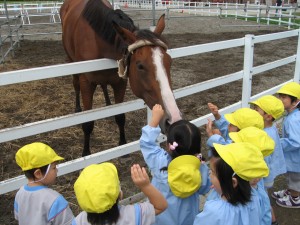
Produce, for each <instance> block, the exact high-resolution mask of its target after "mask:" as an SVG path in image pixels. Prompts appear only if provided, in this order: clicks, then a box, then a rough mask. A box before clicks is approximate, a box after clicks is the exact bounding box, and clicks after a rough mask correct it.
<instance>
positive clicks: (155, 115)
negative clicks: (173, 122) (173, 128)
mask: <svg viewBox="0 0 300 225" xmlns="http://www.w3.org/2000/svg"><path fill="white" fill-rule="evenodd" d="M163 116H164V110H163V108H162V106H161V105H159V104H156V105H155V106H153V108H152V118H151V121H150V123H149V125H150V126H151V127H157V126H158V124H159V122H160V120H161V118H162V117H163Z"/></svg>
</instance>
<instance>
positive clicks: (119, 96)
mask: <svg viewBox="0 0 300 225" xmlns="http://www.w3.org/2000/svg"><path fill="white" fill-rule="evenodd" d="M126 86H127V80H124V79H120V81H119V82H118V85H114V86H113V85H112V88H113V91H114V96H115V103H116V104H117V103H122V102H123V101H124V96H125V91H126ZM115 121H116V123H117V125H118V127H119V134H120V138H119V145H124V144H126V143H127V141H126V137H125V121H126V118H125V113H121V114H119V115H115Z"/></svg>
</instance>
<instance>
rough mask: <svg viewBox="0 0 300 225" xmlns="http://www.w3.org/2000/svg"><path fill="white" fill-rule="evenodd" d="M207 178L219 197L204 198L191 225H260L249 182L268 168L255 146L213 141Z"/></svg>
mask: <svg viewBox="0 0 300 225" xmlns="http://www.w3.org/2000/svg"><path fill="white" fill-rule="evenodd" d="M211 153H212V157H211V158H210V168H211V173H210V179H211V182H212V184H213V188H214V189H215V190H216V192H217V193H218V194H219V198H216V199H213V200H210V201H206V202H205V205H204V208H203V211H202V212H201V213H199V214H198V215H197V217H196V219H195V221H194V225H201V224H209V225H223V224H238V225H260V224H261V223H260V222H261V221H260V213H261V212H260V205H259V202H257V201H251V193H252V189H251V186H250V183H249V181H251V180H252V179H254V178H259V177H265V176H267V175H268V173H269V169H268V167H267V165H266V163H265V161H264V159H263V155H262V153H261V151H260V150H259V148H257V147H256V146H255V145H253V144H251V143H243V142H242V143H232V144H228V145H220V144H214V147H213V148H212V149H211Z"/></svg>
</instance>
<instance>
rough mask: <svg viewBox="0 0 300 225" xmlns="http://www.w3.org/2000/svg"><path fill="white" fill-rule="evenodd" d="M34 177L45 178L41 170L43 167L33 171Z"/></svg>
mask: <svg viewBox="0 0 300 225" xmlns="http://www.w3.org/2000/svg"><path fill="white" fill-rule="evenodd" d="M33 175H34V177H35V178H36V179H37V180H39V179H42V178H43V173H42V171H41V169H36V170H35V171H34V173H33Z"/></svg>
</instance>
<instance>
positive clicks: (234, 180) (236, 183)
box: [232, 177, 239, 188]
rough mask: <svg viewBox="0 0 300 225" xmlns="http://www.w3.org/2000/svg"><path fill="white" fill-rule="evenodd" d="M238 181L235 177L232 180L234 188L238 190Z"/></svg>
mask: <svg viewBox="0 0 300 225" xmlns="http://www.w3.org/2000/svg"><path fill="white" fill-rule="evenodd" d="M238 183H239V182H238V180H237V179H236V178H235V177H233V178H232V186H233V187H234V188H236V187H237V185H238Z"/></svg>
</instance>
